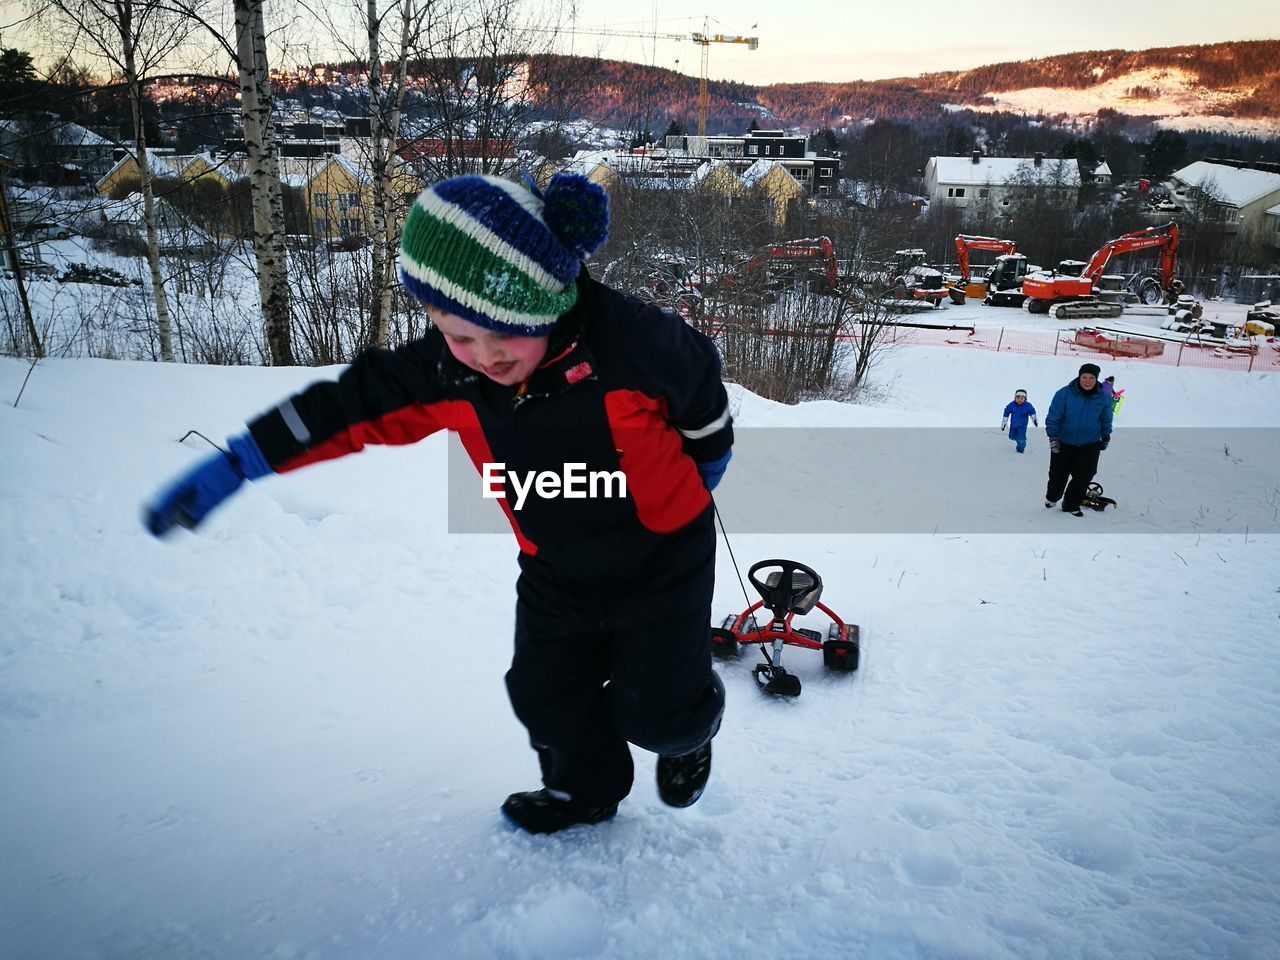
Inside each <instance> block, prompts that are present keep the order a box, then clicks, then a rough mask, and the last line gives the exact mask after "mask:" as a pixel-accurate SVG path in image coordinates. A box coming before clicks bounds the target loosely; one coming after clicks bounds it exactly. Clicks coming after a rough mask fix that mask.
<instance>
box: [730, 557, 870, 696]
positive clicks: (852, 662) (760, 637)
mask: <svg viewBox="0 0 1280 960" xmlns="http://www.w3.org/2000/svg"><path fill="white" fill-rule="evenodd" d="M770 568H777V569H773V570H771V572H769V573H768V575H767V576H766V577H765V578H764V579H763V580H762V579H761V578H760V576H759V574H760V571H763V570H768V569H770ZM747 579H749V580H750V581H751V585H752V586H753V587H755V588H756V591H757V592H758V593H759V594H760V596H761V599H760V600H757V601H756V602H755V603H753V604H751V605H750V606H749V607H747V609H746V610H744V611H743V612H742V613H740V614H738V615H737V616H736V617H727V618H725V621H724V623H723V624H722V625H721V626H719V627H714V628H712V630H711V644H712V647H711V649H712V652H713V653H714V654H715V655H716V657H718V658H721V659H731V658H736V657H739V656H741V654H742V649H743V648H744V647H746V646H748V645H749V644H759V645H760V652H761V653H762V654H763V655H764V659H765V662H764V663H758V664H756V666H755V669H754V670H753V671H752V676H753V677H754V678H755V681H756V684H757V686H759V687H760V689H761V690H763V691H764V692H765V693H769V694H774V695H776V696H780V697H798V696H800V678H799V677H797V676H796V675H795V674H793V673H788V672H787V671H786V669H784V668H783V666H782V651H783V648H784V647H786V646H795V647H805V648H807V649H809V650H821V651H822V662H823V664H824V665H825V666H826V667H827V669H828V670H833V671H836V672H839V673H851V672H853V671H854V670H857V669H858V654H859V646H858V626H857V624H849V623H845V622H844V621H843V620H841V619H840V618H839V617H838V616H836V614H835V613H834V612H832V610H831V609H830V608H829V607H828V606H826V605H825V604H824V603H822V602H821V601H820V600H819V597H821V596H822V578H821V577H820V576H818V574H817V572H816V571H815V570H814V569H813V568H812V567H807V566H805V565H804V564H803V563H798V562H797V561H795V560H761V561H760V562H759V563H757V564H755V565H753V566H752V567H751V569H750V570H748V571H747ZM762 607H767V608H768V610H769V612H770V613H771V614H772V617H771V618H770V619H769V621H768V622H767V623H765V624H764V626H763V627H762V626H761V625H760V622H759V621H758V620H757V619H756V616H755V613H756V611H757V610H759V609H761V608H762ZM815 607H816V608H817V609H818V610H820V611H822V612H823V613H824V614H826V615H827V617H828V619H830V621H831V623H830V624H829V625H828V627H827V636H826V639H823V636H822V634H821V633H819V632H818V631H817V630H810V629H807V628H805V627H797V626H793V625H792V623H791V621H792V620H793V619H794V618H795V617H797V616H801V617H803V616H805V615H806V614H808V613H810V612H811V611H812V610H813V609H814V608H815ZM770 651H772V655H770Z"/></svg>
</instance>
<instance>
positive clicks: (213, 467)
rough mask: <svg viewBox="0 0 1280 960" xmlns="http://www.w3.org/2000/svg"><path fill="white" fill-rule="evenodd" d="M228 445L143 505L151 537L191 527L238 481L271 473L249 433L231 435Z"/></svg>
mask: <svg viewBox="0 0 1280 960" xmlns="http://www.w3.org/2000/svg"><path fill="white" fill-rule="evenodd" d="M227 446H229V447H230V448H231V452H230V453H223V452H222V451H218V452H217V453H215V454H213V455H212V456H210V457H207V458H206V459H204V460H202V461H200V463H198V464H197V465H196V466H194V467H192V468H191V469H190V470H188V471H187V472H186V473H184V474H183V475H182V476H181V477H179V478H178V479H177V480H175V481H173V482H172V483H171V484H169V485H168V486H167V487H165V488H164V489H162V490H161V491H160V493H159V494H158V495H157V496H156V497H155V499H153V500H152V501H151V502H150V503H148V504H147V505H146V506H145V507H144V508H143V511H142V520H143V523H145V524H146V527H147V530H148V531H150V533H151V534H152V536H156V537H162V536H164V535H165V534H166V533H168V532H169V531H170V530H172V529H173V528H174V527H186V528H188V529H194V528H195V527H197V526H198V525H199V524H200V523H201V522H203V520H204V518H205V517H207V516H208V515H209V513H210V511H212V510H213V508H214V507H216V506H217V505H218V504H220V503H221V502H222V501H223V500H225V499H227V497H229V496H231V494H233V493H235V492H236V491H237V490H238V489H240V484H242V483H244V482H245V481H246V480H257V479H258V478H259V477H265V476H266V475H267V474H268V473H270V472H271V467H270V465H269V464H268V463H267V459H266V457H264V456H263V455H262V451H261V450H260V449H259V448H258V444H257V443H255V442H254V439H253V437H252V436H250V435H249V434H248V433H244V434H241V435H240V436H238V437H232V438H231V439H230V440H228V441H227Z"/></svg>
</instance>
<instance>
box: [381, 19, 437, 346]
mask: <svg viewBox="0 0 1280 960" xmlns="http://www.w3.org/2000/svg"><path fill="white" fill-rule="evenodd" d="M395 7H399V8H400V9H399V14H400V39H399V46H398V50H397V53H396V56H395V59H394V60H393V61H391V62H390V64H389V66H390V75H389V78H388V79H387V80H386V81H384V79H383V76H382V55H381V33H382V24H383V22H384V18H385V15H386V13H385V11H384V14H383V15H382V16H379V14H378V0H368V7H367V10H366V16H365V26H366V29H367V35H368V38H369V139H370V154H371V156H370V167H371V168H372V169H371V171H370V172H371V175H372V192H373V226H372V229H373V251H372V255H373V290H372V294H373V303H372V316H371V321H372V322H371V324H370V327H371V329H372V331H373V339H374V343H375V344H376V345H377V346H380V347H385V346H387V342H388V339H389V331H390V327H391V295H392V292H393V280H394V277H393V272H394V269H395V262H396V251H397V248H398V245H399V238H400V219H401V218H400V214H401V204H400V198H399V197H397V196H396V195H395V190H394V186H393V181H394V177H395V172H396V170H395V167H396V145H397V143H398V142H399V139H400V118H401V116H402V115H403V108H404V98H405V93H406V91H407V89H408V87H407V85H406V82H405V81H406V73H407V70H408V62H409V50H410V44H411V43H412V42H413V41H414V40H415V39H416V38H417V36H418V35H419V31H420V30H421V27H422V24H423V21H424V18H425V11H426V10H428V9H429V8H430V0H426V2H425V3H424V4H423V5H422V6H419V7H416V8H415V5H414V0H399V2H393V3H392V4H391V7H390V8H389V9H394V8H395Z"/></svg>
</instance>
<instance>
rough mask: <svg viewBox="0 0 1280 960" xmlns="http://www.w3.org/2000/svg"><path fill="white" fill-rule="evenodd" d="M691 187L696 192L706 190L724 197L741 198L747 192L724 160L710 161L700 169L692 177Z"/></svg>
mask: <svg viewBox="0 0 1280 960" xmlns="http://www.w3.org/2000/svg"><path fill="white" fill-rule="evenodd" d="M689 185H690V187H691V188H692V189H694V190H706V191H709V192H712V193H718V194H720V195H721V196H724V197H737V196H741V195H742V194H743V193H745V192H746V190H747V187H746V185H745V184H744V183H743V182H742V180H741V179H740V178H739V177H738V175H737V174H736V173H735V172H734V170H733V167H731V166H729V164H727V163H725V162H724V161H723V160H708V161H707V162H706V163H704V164H703V165H702V166H700V167H698V169H697V170H695V171H694V172H693V173H692V174H691V175H690V177H689Z"/></svg>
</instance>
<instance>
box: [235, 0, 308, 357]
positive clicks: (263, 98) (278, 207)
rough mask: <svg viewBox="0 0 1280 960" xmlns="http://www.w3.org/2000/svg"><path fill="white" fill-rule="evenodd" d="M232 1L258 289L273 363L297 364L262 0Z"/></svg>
mask: <svg viewBox="0 0 1280 960" xmlns="http://www.w3.org/2000/svg"><path fill="white" fill-rule="evenodd" d="M233 7H234V10H235V18H236V26H235V39H236V47H235V53H236V65H237V72H238V75H239V80H240V109H241V114H242V120H243V123H244V147H245V153H246V154H247V156H248V158H249V183H250V188H251V196H252V202H253V253H254V260H255V261H256V263H257V267H258V270H257V273H258V295H259V297H260V298H261V300H262V316H263V322H264V324H265V329H266V338H267V348H268V351H269V353H270V356H271V363H272V364H273V365H274V366H292V365H293V364H294V362H295V361H294V356H293V342H292V337H291V336H290V310H289V278H288V274H287V270H288V255H287V254H286V252H285V244H284V236H285V227H284V199H283V195H282V192H281V189H280V164H279V157H278V155H277V152H276V141H275V125H274V122H273V120H272V114H273V102H272V97H271V81H270V76H269V72H268V71H269V67H268V61H267V36H266V26H265V23H264V20H263V16H262V7H263V0H233Z"/></svg>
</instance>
